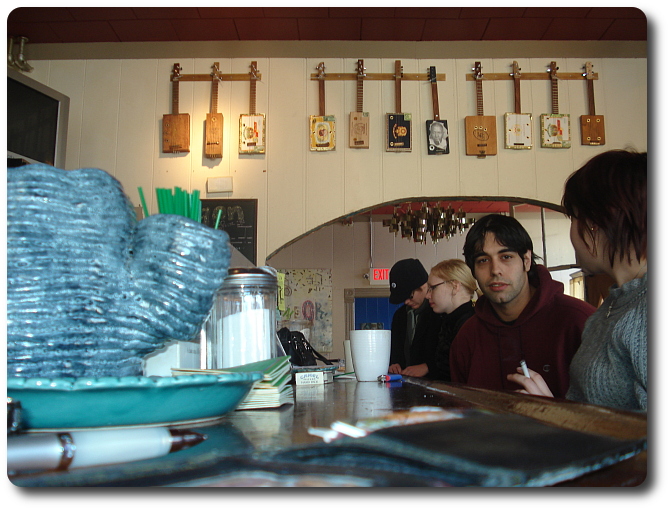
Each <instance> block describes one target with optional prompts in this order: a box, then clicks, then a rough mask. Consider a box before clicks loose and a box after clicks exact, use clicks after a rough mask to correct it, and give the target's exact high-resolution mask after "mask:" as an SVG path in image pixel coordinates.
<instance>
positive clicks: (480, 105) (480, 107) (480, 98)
mask: <svg viewBox="0 0 670 510" xmlns="http://www.w3.org/2000/svg"><path fill="white" fill-rule="evenodd" d="M475 89H476V91H477V115H484V95H483V94H482V80H481V79H478V80H476V81H475Z"/></svg>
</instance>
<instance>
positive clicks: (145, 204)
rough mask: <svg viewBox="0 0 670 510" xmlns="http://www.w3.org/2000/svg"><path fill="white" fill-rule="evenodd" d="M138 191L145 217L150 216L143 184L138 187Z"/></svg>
mask: <svg viewBox="0 0 670 510" xmlns="http://www.w3.org/2000/svg"><path fill="white" fill-rule="evenodd" d="M137 191H139V192H140V201H141V202H142V210H143V211H144V217H145V218H148V217H149V209H147V201H146V200H144V191H142V186H138V187H137Z"/></svg>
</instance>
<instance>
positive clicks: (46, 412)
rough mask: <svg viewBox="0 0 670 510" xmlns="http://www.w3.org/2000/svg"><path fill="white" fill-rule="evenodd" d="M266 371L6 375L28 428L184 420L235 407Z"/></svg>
mask: <svg viewBox="0 0 670 510" xmlns="http://www.w3.org/2000/svg"><path fill="white" fill-rule="evenodd" d="M262 378H263V374H262V372H245V373H229V374H217V375H210V374H197V375H179V376H176V377H134V376H131V377H100V378H86V377H81V378H68V377H64V378H59V379H43V378H37V377H35V378H29V379H25V378H12V377H8V378H7V396H8V397H11V398H12V399H14V400H18V401H19V402H21V409H22V414H21V417H22V426H23V427H24V428H26V429H47V430H52V429H53V430H57V429H69V430H72V429H79V428H88V427H119V426H147V425H152V426H155V425H182V424H189V423H198V422H204V421H211V420H214V419H217V418H220V417H222V416H223V415H225V414H226V413H228V412H229V411H233V410H234V409H235V408H236V407H237V405H238V404H239V403H240V402H241V401H242V400H243V399H244V397H246V396H247V394H248V393H249V390H251V387H252V386H253V384H254V383H255V382H256V381H259V380H260V379H262Z"/></svg>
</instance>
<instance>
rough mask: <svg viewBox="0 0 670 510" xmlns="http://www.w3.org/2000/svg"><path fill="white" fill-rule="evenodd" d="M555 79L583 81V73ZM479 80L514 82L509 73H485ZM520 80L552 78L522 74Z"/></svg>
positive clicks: (562, 74) (594, 75)
mask: <svg viewBox="0 0 670 510" xmlns="http://www.w3.org/2000/svg"><path fill="white" fill-rule="evenodd" d="M592 76H593V77H592V78H590V79H592V80H597V79H598V73H593V74H592ZM556 78H558V79H559V80H584V79H585V76H584V73H583V72H581V73H556ZM465 79H466V80H467V81H475V77H474V76H473V75H472V74H466V75H465ZM480 79H481V80H484V81H487V80H514V74H513V73H512V74H510V73H486V74H484V75H483V76H482V77H481V78H480ZM520 79H521V80H551V79H552V77H551V75H550V74H549V73H547V72H544V73H523V74H522V75H521V77H520Z"/></svg>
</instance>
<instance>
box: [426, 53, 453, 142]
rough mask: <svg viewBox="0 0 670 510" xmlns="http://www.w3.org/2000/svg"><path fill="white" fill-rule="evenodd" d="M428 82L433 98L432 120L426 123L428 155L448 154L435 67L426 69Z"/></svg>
mask: <svg viewBox="0 0 670 510" xmlns="http://www.w3.org/2000/svg"><path fill="white" fill-rule="evenodd" d="M428 80H429V81H430V88H431V93H432V98H433V118H432V119H430V120H427V121H426V139H427V140H428V155H433V154H449V129H448V128H447V121H446V120H440V103H439V101H438V97H437V75H436V74H435V66H431V67H430V68H429V69H428Z"/></svg>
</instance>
